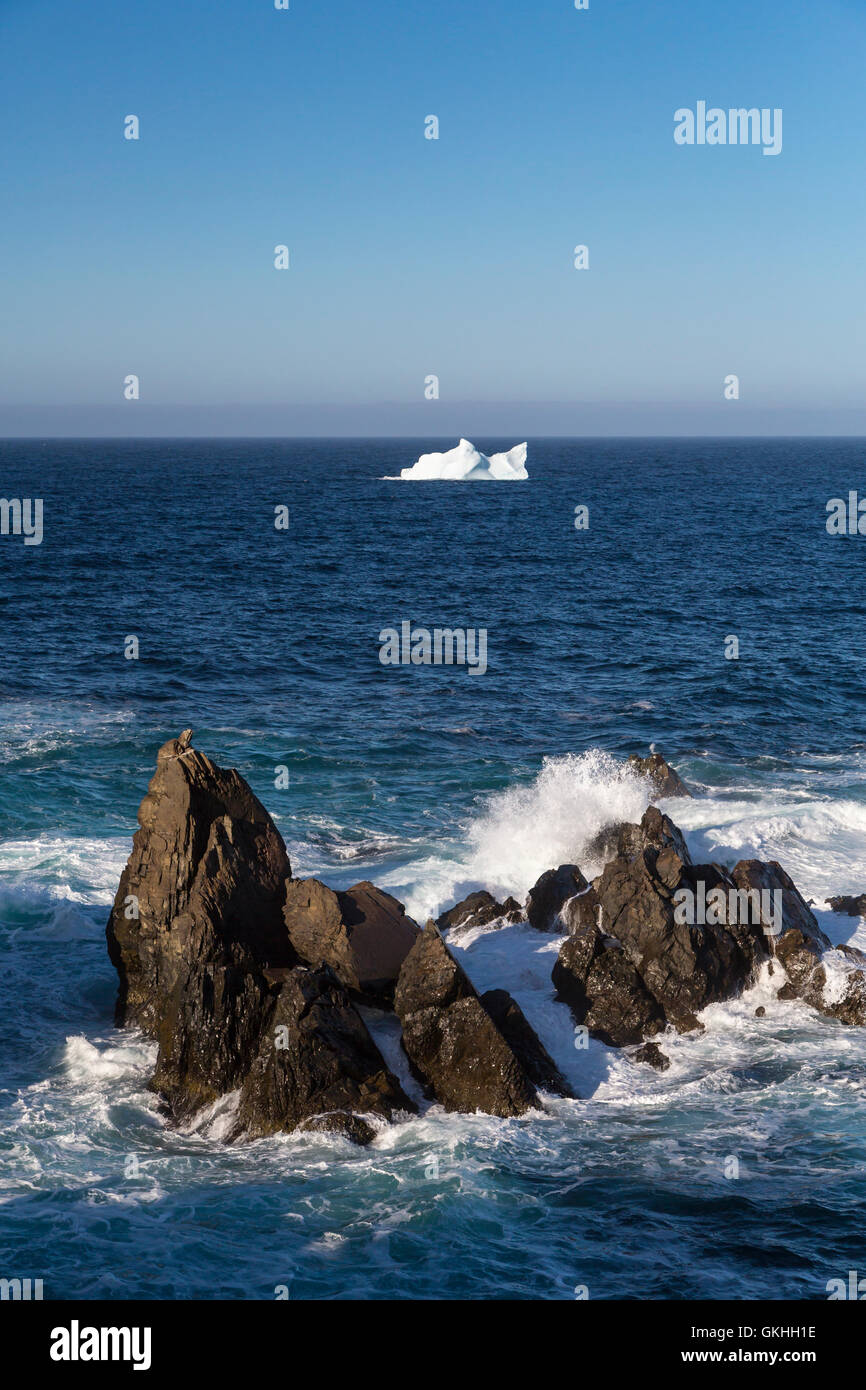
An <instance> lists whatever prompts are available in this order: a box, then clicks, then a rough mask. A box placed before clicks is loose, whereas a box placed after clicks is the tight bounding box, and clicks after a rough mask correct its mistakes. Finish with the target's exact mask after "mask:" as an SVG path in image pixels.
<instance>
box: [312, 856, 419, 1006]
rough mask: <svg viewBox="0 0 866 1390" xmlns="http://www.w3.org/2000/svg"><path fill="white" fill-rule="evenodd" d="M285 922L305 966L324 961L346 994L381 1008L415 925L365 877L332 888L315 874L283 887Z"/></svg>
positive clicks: (386, 1002) (415, 931)
mask: <svg viewBox="0 0 866 1390" xmlns="http://www.w3.org/2000/svg"><path fill="white" fill-rule="evenodd" d="M284 915H285V924H286V928H287V931H288V935H289V938H290V940H291V943H292V946H293V947H294V949H295V950H296V952H297V954H298V956H299V957H300V958H301V960H303V961H304V962H305V963H306V964H307V965H310V966H312V967H313V969H317V968H318V967H319V966H322V965H328V966H330V967H331V969H332V970H333V971H334V974H335V975H336V976H337V979H338V980H340V981H341V983H342V984H344V985H345V986H346V988H347V989H348V990H350V992H351V994H352V996H353V997H354V998H356V999H358V1000H360V1001H362V1002H364V1003H368V1004H373V1005H381V1006H387V1005H389V1004H390V1003H391V1002H392V1001H393V998H394V986H395V985H396V983H397V976H398V975H399V973H400V966H401V965H402V964H403V961H404V960H405V959H406V956H407V955H408V954H409V951H410V950H411V949H412V946H413V945H414V944H415V941H416V939H417V937H418V932H419V928H418V925H417V923H415V922H413V921H412V919H411V918H410V917H407V916H406V913H405V912H404V910H403V904H402V903H400V902H398V901H397V899H396V898H394V897H392V896H391V894H390V893H385V892H383V891H382V889H381V888H377V887H375V885H374V884H372V883H369V882H367V881H365V882H363V883H356V884H355V885H354V887H353V888H348V889H346V890H345V891H342V892H335V891H334V889H332V888H328V887H327V886H326V885H325V884H324V883H321V882H320V881H319V880H318V879H316V878H302V879H293V880H292V881H291V882H290V883H288V884H287V885H286V901H285V909H284Z"/></svg>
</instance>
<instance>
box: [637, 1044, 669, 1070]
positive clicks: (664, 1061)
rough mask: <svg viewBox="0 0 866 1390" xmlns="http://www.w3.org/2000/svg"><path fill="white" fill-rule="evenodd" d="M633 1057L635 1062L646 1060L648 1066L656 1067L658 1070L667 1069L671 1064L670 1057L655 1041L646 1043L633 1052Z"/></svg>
mask: <svg viewBox="0 0 866 1390" xmlns="http://www.w3.org/2000/svg"><path fill="white" fill-rule="evenodd" d="M631 1059H632V1061H633V1062H646V1064H647V1065H648V1066H650V1067H655V1069H656V1071H667V1070H668V1067H669V1066H670V1064H671V1059H670V1057H668V1056H667V1054H666V1053H664V1052H662V1050H661V1048H660V1047H659V1045H658V1043H654V1042H648V1043H644V1045H643V1047H639V1048H638V1049H637V1051H636V1052H633V1053H632V1054H631Z"/></svg>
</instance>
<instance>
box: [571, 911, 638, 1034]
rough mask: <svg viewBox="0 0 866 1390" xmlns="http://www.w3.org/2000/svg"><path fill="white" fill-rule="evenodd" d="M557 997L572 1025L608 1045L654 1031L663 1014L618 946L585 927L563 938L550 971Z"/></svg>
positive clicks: (591, 927) (593, 928)
mask: <svg viewBox="0 0 866 1390" xmlns="http://www.w3.org/2000/svg"><path fill="white" fill-rule="evenodd" d="M553 983H554V985H555V986H556V992H557V996H558V997H559V998H560V999H562V1000H564V1002H565V1003H566V1004H568V1006H569V1008H570V1009H571V1012H572V1014H573V1015H574V1020H575V1022H576V1023H579V1024H582V1025H583V1026H584V1027H585V1028H587V1029H588V1031H589V1033H590V1035H591V1036H592V1037H594V1038H600V1039H601V1041H602V1042H604V1043H607V1044H608V1046H609V1047H627V1046H629V1045H630V1044H631V1043H639V1042H642V1041H643V1039H644V1038H647V1037H652V1035H653V1034H654V1033H660V1032H661V1031H662V1029H663V1028H664V1027H665V1015H664V1011H663V1009H662V1007H661V1005H660V1004H659V1002H658V1000H657V999H655V998H654V997H653V996H652V994H650V992H649V990H648V989H647V988H646V986H645V984H644V982H643V980H642V979H641V977H640V975H639V973H638V971H637V970H636V969H635V967H634V965H633V964H632V963H631V961H630V960H629V958H628V956H627V955H626V953H625V951H624V950H623V948H622V946H621V945H620V943H619V942H618V941H616V940H614V938H613V937H610V936H606V935H605V934H604V933H603V932H601V931H599V929H598V927H596V926H594V925H592V924H590V925H589V926H587V927H584V928H582V929H581V930H580V931H578V932H576V933H575V934H574V935H573V936H570V937H568V939H567V940H566V941H564V942H563V944H562V949H561V950H560V952H559V955H558V957H557V960H556V964H555V965H554V967H553Z"/></svg>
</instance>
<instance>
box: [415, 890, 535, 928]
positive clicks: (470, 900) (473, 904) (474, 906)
mask: <svg viewBox="0 0 866 1390" xmlns="http://www.w3.org/2000/svg"><path fill="white" fill-rule="evenodd" d="M498 921H501V922H502V924H503V926H506V925H512V924H513V923H515V922H522V921H523V909H522V908H521V906H520V903H519V902H517V901H516V900H515V899H514V898H506V899H505V902H504V903H498V902H497V901H496V899H495V898H494V896H493V894H492V893H488V892H486V891H485V890H483V889H482V890H481V891H480V892H478V893H470V894H469V896H468V897H466V898H463V899H462V901H461V902H459V903H456V904H455V906H454V907H452V908H449V910H448V911H447V912H443V913H442V915H441V916H440V917H437V918H436V925H437V927H438V928H439V930H440V931H451V930H455V929H459V930H460V931H461V932H463V931H470V930H471V929H472V928H473V927H486V926H487V925H488V924H489V923H490V922H498Z"/></svg>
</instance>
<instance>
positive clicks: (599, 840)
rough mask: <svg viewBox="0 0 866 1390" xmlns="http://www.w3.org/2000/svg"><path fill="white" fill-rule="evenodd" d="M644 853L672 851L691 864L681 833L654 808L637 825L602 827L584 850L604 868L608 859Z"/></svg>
mask: <svg viewBox="0 0 866 1390" xmlns="http://www.w3.org/2000/svg"><path fill="white" fill-rule="evenodd" d="M645 849H658V850H662V849H672V850H674V851H675V852H676V854H678V855H679V857H680V859H681V860H682V862H683V863H684V864H691V862H692V860H691V855H690V854H689V851H688V846H687V845H686V841H685V836H684V835H683V833H682V831H681V830H680V829H679V827H678V826H676V825H674V823H673V821H672V820H671V818H670V816H665V815H663V814H662V812H661V811H660V810H659V809H658V807H657V806H649V807H647V809H646V811H644V813H643V816H642V818H641V821H640V824H639V825H636V824H634V823H633V822H631V821H621V822H620V823H619V824H618V825H608V826H605V828H604V829H603V830H601V831H600V832H599V833H598V835H596V837H595V838H594V839H593V840H592V841H591V842H590V844H589V845H588V846H587V854H588V855H589V857H590V858H591V859H595V860H599V859H600V860H601V861H602V863H603V864H606V863H608V861H609V860H611V859H636V858H637V856H638V855H639V854H641V853H642V852H643V850H645Z"/></svg>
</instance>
